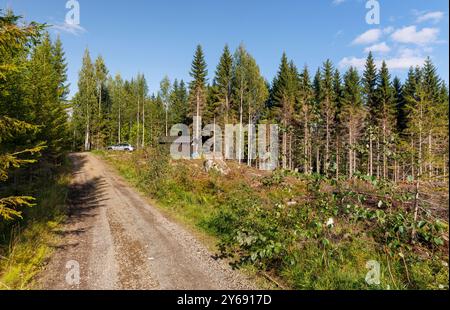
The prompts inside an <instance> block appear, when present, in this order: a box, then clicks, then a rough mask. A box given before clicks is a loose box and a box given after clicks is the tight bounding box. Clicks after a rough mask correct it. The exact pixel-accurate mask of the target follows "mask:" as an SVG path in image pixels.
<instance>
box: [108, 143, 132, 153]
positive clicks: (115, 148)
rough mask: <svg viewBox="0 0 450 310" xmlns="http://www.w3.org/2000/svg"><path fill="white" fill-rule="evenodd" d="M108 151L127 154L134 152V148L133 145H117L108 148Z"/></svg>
mask: <svg viewBox="0 0 450 310" xmlns="http://www.w3.org/2000/svg"><path fill="white" fill-rule="evenodd" d="M108 151H127V152H133V151H134V147H133V146H131V144H128V143H121V144H117V145H111V146H109V147H108Z"/></svg>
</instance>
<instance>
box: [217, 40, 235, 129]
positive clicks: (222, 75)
mask: <svg viewBox="0 0 450 310" xmlns="http://www.w3.org/2000/svg"><path fill="white" fill-rule="evenodd" d="M232 81H233V57H232V55H231V53H230V49H229V48H228V45H225V48H224V49H223V53H222V56H221V57H220V61H219V64H218V65H217V69H216V77H215V79H214V84H215V85H216V87H217V96H216V97H217V100H218V102H220V103H221V104H222V105H223V109H222V110H223V116H224V124H227V123H228V121H229V114H230V100H231V94H232V93H231V90H232V88H231V87H232Z"/></svg>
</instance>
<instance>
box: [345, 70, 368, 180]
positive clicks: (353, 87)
mask: <svg viewBox="0 0 450 310" xmlns="http://www.w3.org/2000/svg"><path fill="white" fill-rule="evenodd" d="M359 81H360V77H359V75H358V71H357V70H356V69H355V68H353V67H351V68H350V69H349V70H348V71H347V73H346V74H345V76H344V89H343V95H342V108H341V115H340V119H341V120H342V124H343V126H344V127H345V129H346V131H347V132H346V133H347V151H348V157H347V163H348V164H347V169H348V176H349V177H350V178H352V177H353V175H354V173H355V172H356V171H357V166H358V158H357V145H358V139H359V137H360V131H361V128H362V126H363V119H364V117H365V111H364V107H363V99H362V92H361V86H360V83H359Z"/></svg>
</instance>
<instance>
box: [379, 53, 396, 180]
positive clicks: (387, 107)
mask: <svg viewBox="0 0 450 310" xmlns="http://www.w3.org/2000/svg"><path fill="white" fill-rule="evenodd" d="M376 94H377V100H376V108H375V113H376V115H377V120H378V126H377V127H378V128H379V132H380V134H381V146H382V151H381V155H382V162H383V165H382V175H383V178H384V179H387V177H388V156H389V154H390V153H391V152H392V150H391V149H390V146H391V144H392V143H393V141H392V134H393V133H394V129H395V125H394V124H395V123H394V122H395V110H396V107H395V101H394V92H393V88H392V82H391V75H390V73H389V70H388V68H387V65H386V62H384V61H383V63H382V65H381V69H380V73H379V75H378V79H377V90H376ZM380 173H381V172H380Z"/></svg>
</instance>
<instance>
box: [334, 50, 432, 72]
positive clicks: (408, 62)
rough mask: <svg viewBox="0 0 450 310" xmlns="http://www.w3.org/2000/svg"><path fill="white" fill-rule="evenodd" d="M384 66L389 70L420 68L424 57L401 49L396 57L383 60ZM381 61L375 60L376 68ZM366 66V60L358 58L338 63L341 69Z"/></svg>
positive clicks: (347, 58)
mask: <svg viewBox="0 0 450 310" xmlns="http://www.w3.org/2000/svg"><path fill="white" fill-rule="evenodd" d="M384 60H385V62H386V65H387V66H388V68H389V69H390V70H407V69H409V68H410V67H416V66H422V65H423V64H424V62H425V57H424V56H423V55H422V53H421V51H420V50H418V49H409V48H401V49H400V50H399V51H398V53H397V55H396V56H393V57H390V58H386V59H384ZM382 61H383V59H376V60H375V64H376V65H377V67H378V68H380V67H381V63H382ZM365 64H366V58H358V57H344V58H343V59H342V60H341V61H340V62H339V66H340V67H341V68H348V67H350V66H352V67H355V68H357V69H358V70H363V69H364V66H365Z"/></svg>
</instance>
